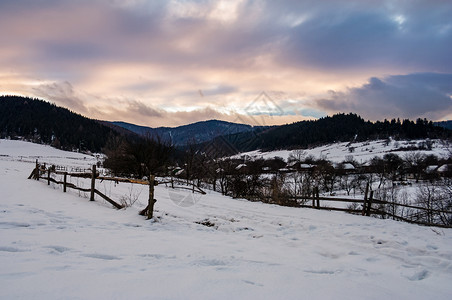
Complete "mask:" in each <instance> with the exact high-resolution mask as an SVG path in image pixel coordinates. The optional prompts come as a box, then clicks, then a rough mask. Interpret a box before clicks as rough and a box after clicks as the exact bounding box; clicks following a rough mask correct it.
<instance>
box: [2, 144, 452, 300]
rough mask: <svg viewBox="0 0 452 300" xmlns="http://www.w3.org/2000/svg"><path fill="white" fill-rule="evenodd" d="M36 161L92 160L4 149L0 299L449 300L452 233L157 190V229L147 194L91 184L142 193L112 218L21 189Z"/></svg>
mask: <svg viewBox="0 0 452 300" xmlns="http://www.w3.org/2000/svg"><path fill="white" fill-rule="evenodd" d="M18 155H19V156H21V157H19V156H18ZM36 155H39V156H40V157H41V158H42V159H43V160H50V159H52V160H56V161H58V162H59V163H63V162H66V163H67V164H68V165H77V166H84V167H89V166H90V164H92V162H93V161H95V158H93V157H87V156H86V155H81V154H77V153H69V152H63V151H59V150H56V149H52V148H50V147H45V146H40V145H33V144H30V143H25V142H16V141H5V140H1V141H0V193H1V194H0V199H1V200H0V236H1V239H0V265H1V266H2V267H1V269H0V286H1V287H2V288H1V289H0V299H31V298H32V299H125V298H127V299H193V298H197V299H300V298H306V299H338V298H341V299H363V298H365V299H450V297H451V295H452V286H451V285H450V282H451V280H452V229H438V228H429V227H420V226H416V225H411V224H406V223H402V222H395V221H391V220H379V219H375V218H369V217H363V216H355V215H349V214H345V213H340V212H328V211H317V210H313V209H303V208H288V207H280V206H275V205H268V204H263V203H256V202H248V201H245V200H242V199H231V198H229V197H224V196H221V195H220V194H218V193H214V192H208V193H207V195H203V196H201V195H197V194H194V196H193V194H190V193H189V192H187V193H185V192H184V191H173V190H171V189H169V188H166V187H165V186H160V185H159V186H157V187H156V188H155V192H156V194H155V198H156V199H157V200H158V202H157V203H156V206H155V207H156V211H155V216H156V219H155V220H146V219H145V218H144V217H141V216H139V215H138V211H139V210H140V209H142V208H143V207H144V205H145V203H146V199H147V189H146V186H138V185H131V184H123V183H121V184H119V185H115V184H113V183H112V184H110V183H108V184H106V183H105V182H103V183H96V184H98V186H99V187H100V188H102V189H105V190H106V191H108V192H109V193H110V194H111V196H112V198H114V199H118V197H119V196H120V195H123V196H124V195H126V196H127V195H137V194H139V201H138V202H136V203H135V205H134V206H133V207H129V208H127V209H122V210H115V209H112V208H111V206H110V205H109V204H108V203H105V202H103V201H102V200H100V199H98V198H96V201H95V202H90V201H89V199H88V198H85V197H84V194H83V193H82V194H80V195H79V193H78V192H77V191H74V190H70V191H69V192H68V193H63V192H62V188H61V186H56V185H50V186H48V185H47V184H46V183H45V182H44V181H40V182H38V181H34V180H27V179H26V178H27V177H28V175H29V174H30V172H31V170H32V169H33V167H34V158H35V157H36ZM49 163H50V161H49ZM80 184H81V182H80ZM87 184H88V183H87ZM174 193H176V194H177V193H179V195H180V196H185V197H186V199H187V202H186V204H187V205H183V206H182V205H176V204H175V203H179V202H177V201H173V200H175V197H174ZM190 201H191V202H190ZM189 202H190V203H189ZM190 204H191V205H190ZM200 223H204V224H206V225H209V226H211V227H209V226H204V225H202V224H200Z"/></svg>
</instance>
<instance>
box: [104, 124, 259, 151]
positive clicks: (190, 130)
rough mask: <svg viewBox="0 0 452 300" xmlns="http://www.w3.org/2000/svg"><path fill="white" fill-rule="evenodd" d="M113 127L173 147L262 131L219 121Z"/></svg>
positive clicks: (120, 125)
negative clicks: (156, 139)
mask: <svg viewBox="0 0 452 300" xmlns="http://www.w3.org/2000/svg"><path fill="white" fill-rule="evenodd" d="M111 123H112V124H113V125H116V126H119V127H122V128H125V129H127V130H130V131H132V132H135V133H137V134H139V135H142V136H149V137H158V138H160V139H162V140H163V141H166V142H171V143H172V144H173V145H174V146H184V145H187V144H199V143H203V142H207V141H210V140H212V139H214V138H216V137H218V136H222V135H230V134H237V133H243V132H252V131H254V130H257V129H262V128H263V127H260V126H255V127H253V126H251V125H246V124H238V123H231V122H226V121H220V120H209V121H202V122H196V123H193V124H188V125H183V126H178V127H157V128H151V127H146V126H139V125H134V124H130V123H125V122H111Z"/></svg>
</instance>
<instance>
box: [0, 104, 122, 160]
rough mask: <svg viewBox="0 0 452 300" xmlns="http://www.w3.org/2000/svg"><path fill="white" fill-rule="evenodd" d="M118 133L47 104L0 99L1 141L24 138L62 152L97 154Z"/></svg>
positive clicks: (93, 121)
mask: <svg viewBox="0 0 452 300" xmlns="http://www.w3.org/2000/svg"><path fill="white" fill-rule="evenodd" d="M117 135H119V133H117V132H116V131H114V130H113V129H111V128H108V127H107V126H104V125H102V124H100V123H99V122H98V121H96V120H92V119H88V118H85V117H83V116H81V115H79V114H76V113H73V112H71V111H70V110H68V109H66V108H62V107H58V106H56V105H54V104H51V103H49V102H46V101H43V100H39V99H32V98H26V97H19V96H0V137H1V138H6V137H10V138H18V137H21V138H25V139H27V140H30V141H33V142H36V143H44V144H51V145H52V146H54V147H56V148H61V149H65V150H80V151H87V150H89V151H92V152H100V151H101V149H102V147H104V145H105V144H106V142H107V139H108V138H109V137H110V136H117Z"/></svg>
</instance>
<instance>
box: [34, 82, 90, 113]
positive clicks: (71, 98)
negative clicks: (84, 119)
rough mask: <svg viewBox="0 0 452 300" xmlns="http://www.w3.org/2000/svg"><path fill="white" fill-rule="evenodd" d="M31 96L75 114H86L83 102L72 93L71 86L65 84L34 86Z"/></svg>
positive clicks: (54, 83) (55, 83)
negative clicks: (67, 109)
mask: <svg viewBox="0 0 452 300" xmlns="http://www.w3.org/2000/svg"><path fill="white" fill-rule="evenodd" d="M31 91H32V94H33V95H35V96H37V97H41V98H44V99H46V100H48V101H51V102H55V103H56V104H58V105H59V106H63V107H67V108H69V109H71V110H73V111H75V112H77V113H85V114H86V113H87V112H88V109H87V108H86V106H85V102H84V101H83V100H82V98H81V97H80V96H79V95H77V93H76V92H75V91H74V88H73V86H72V85H71V84H70V83H69V82H67V81H65V82H53V83H44V84H39V85H36V86H35V87H32V88H31Z"/></svg>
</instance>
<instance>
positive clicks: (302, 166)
mask: <svg viewBox="0 0 452 300" xmlns="http://www.w3.org/2000/svg"><path fill="white" fill-rule="evenodd" d="M312 167H313V165H310V164H300V168H302V169H310V168H312Z"/></svg>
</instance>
